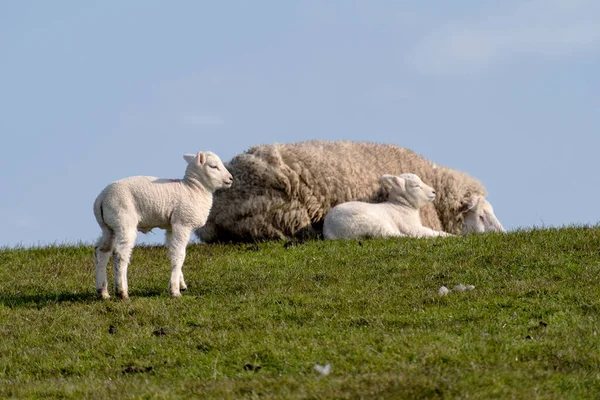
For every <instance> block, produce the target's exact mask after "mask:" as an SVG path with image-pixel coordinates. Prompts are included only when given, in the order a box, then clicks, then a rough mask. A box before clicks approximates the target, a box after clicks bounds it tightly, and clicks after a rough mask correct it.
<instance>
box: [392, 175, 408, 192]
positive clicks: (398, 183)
mask: <svg viewBox="0 0 600 400" xmlns="http://www.w3.org/2000/svg"><path fill="white" fill-rule="evenodd" d="M392 186H394V187H395V188H397V189H400V190H404V189H406V179H404V178H401V177H399V176H394V178H393V179H392Z"/></svg>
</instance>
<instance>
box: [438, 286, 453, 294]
mask: <svg viewBox="0 0 600 400" xmlns="http://www.w3.org/2000/svg"><path fill="white" fill-rule="evenodd" d="M438 293H439V294H440V296H445V295H447V294H448V293H450V289H448V288H447V287H446V286H442V287H441V288H440V290H438Z"/></svg>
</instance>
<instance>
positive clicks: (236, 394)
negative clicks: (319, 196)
mask: <svg viewBox="0 0 600 400" xmlns="http://www.w3.org/2000/svg"><path fill="white" fill-rule="evenodd" d="M92 260H93V249H92V247H91V246H89V245H82V246H55V247H45V248H33V249H6V248H5V249H2V250H0V397H1V398H74V399H75V398H109V399H125V398H168V399H170V398H272V399H276V398H277V399H279V398H291V399H294V398H312V399H330V398H385V399H388V398H402V399H409V398H410V399H412V398H474V399H490V398H519V399H532V398H550V399H553V398H555V399H564V398H598V396H599V394H600V336H599V334H598V331H599V330H600V324H599V322H600V285H599V277H600V276H599V275H600V227H573V228H562V229H550V230H532V231H527V232H526V231H518V232H513V233H509V234H504V235H501V234H491V235H478V236H477V235H471V236H467V237H457V238H446V239H441V238H438V239H393V240H392V239H390V240H363V241H360V242H359V241H348V242H343V241H339V242H323V241H314V242H307V243H304V244H297V245H289V244H288V245H285V244H284V243H283V242H271V243H261V244H258V245H190V246H189V247H188V255H187V259H186V263H185V265H184V273H185V276H186V281H187V283H188V286H189V289H188V291H186V292H184V294H183V297H182V298H179V299H171V298H169V297H168V295H167V283H168V279H169V273H170V271H169V270H170V268H169V265H168V260H167V255H166V250H165V248H164V247H158V246H157V247H138V248H136V249H135V250H134V254H133V261H132V265H131V267H130V270H129V287H130V295H131V300H130V301H117V300H114V297H113V298H111V300H109V301H105V302H103V301H100V300H97V299H96V293H95V289H94V271H93V261H92ZM109 279H111V280H110V282H111V286H110V287H111V294H112V271H109ZM459 283H463V284H472V285H475V289H474V290H472V291H466V292H457V291H452V292H450V293H449V294H448V295H446V296H440V295H439V294H438V289H439V288H440V286H442V285H446V286H448V287H450V288H452V287H453V286H454V285H457V284H459ZM317 363H318V364H321V365H324V364H327V363H329V364H331V366H332V371H331V373H330V374H329V375H322V374H320V373H318V372H317V371H315V370H314V369H313V367H314V366H315V364H317Z"/></svg>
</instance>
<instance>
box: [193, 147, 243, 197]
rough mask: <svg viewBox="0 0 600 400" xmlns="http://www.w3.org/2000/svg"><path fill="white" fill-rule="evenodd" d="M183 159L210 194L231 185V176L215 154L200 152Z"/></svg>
mask: <svg viewBox="0 0 600 400" xmlns="http://www.w3.org/2000/svg"><path fill="white" fill-rule="evenodd" d="M184 158H185V159H186V161H187V162H188V164H189V166H190V167H191V168H192V170H193V173H194V175H195V176H197V179H199V180H200V181H201V182H202V184H203V185H204V186H205V187H206V188H207V189H208V190H210V191H211V192H214V191H216V190H218V189H226V188H229V187H231V185H232V184H233V176H232V175H231V174H230V173H229V171H228V170H227V168H225V166H224V165H223V162H222V161H221V159H220V158H219V156H217V155H216V154H215V153H211V152H210V151H208V152H206V153H202V152H200V153H198V154H197V155H194V156H190V155H184Z"/></svg>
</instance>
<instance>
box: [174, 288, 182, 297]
mask: <svg viewBox="0 0 600 400" xmlns="http://www.w3.org/2000/svg"><path fill="white" fill-rule="evenodd" d="M182 290H183V289H182ZM171 297H181V292H171Z"/></svg>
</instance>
